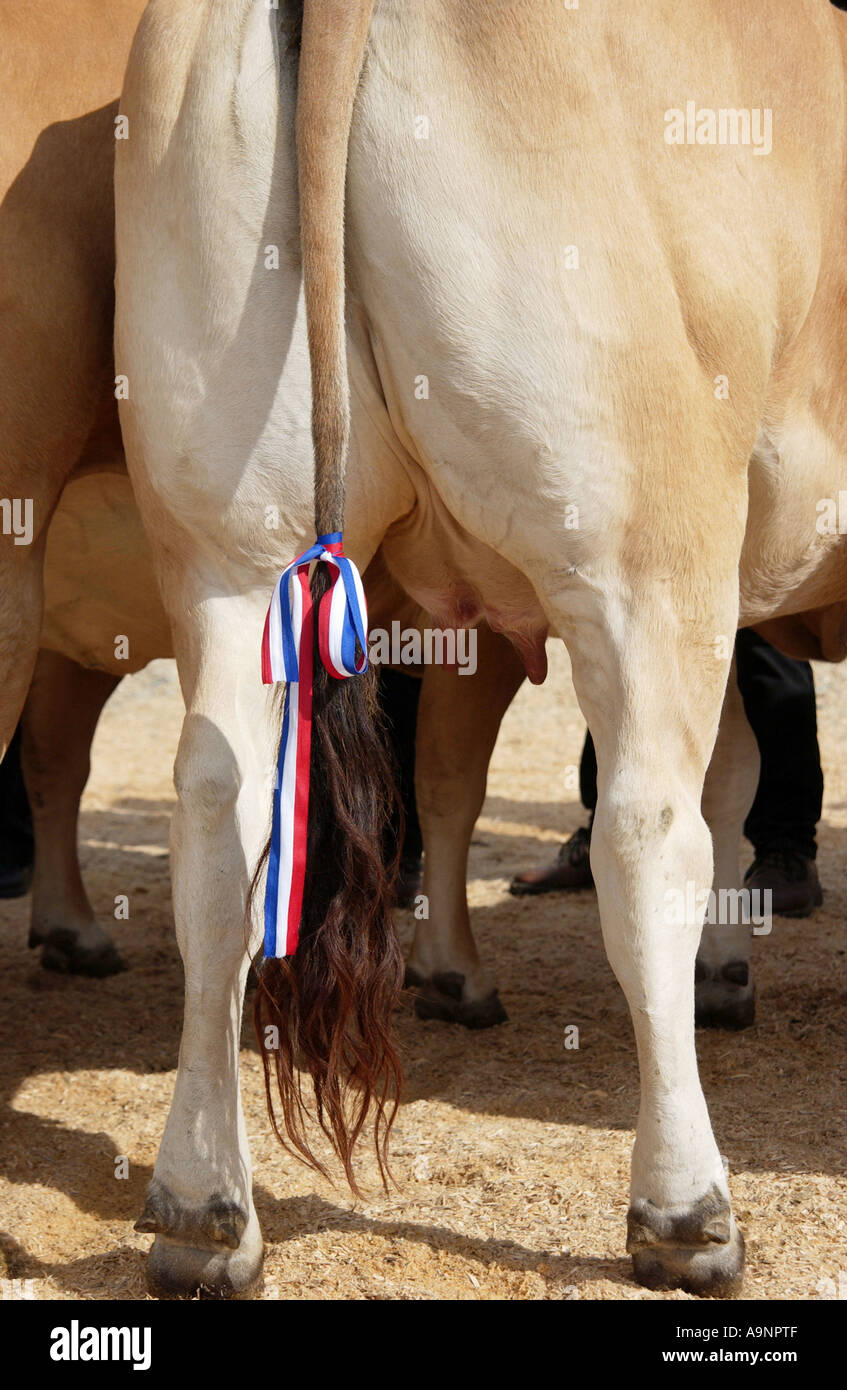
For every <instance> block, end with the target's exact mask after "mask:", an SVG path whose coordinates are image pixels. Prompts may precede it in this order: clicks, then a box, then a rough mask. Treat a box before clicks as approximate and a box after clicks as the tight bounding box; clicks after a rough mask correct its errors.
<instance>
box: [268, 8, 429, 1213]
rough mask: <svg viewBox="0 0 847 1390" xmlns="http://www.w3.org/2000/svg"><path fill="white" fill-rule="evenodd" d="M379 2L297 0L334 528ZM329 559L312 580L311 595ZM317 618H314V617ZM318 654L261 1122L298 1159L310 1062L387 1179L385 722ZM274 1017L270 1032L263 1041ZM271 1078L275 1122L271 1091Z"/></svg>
mask: <svg viewBox="0 0 847 1390" xmlns="http://www.w3.org/2000/svg"><path fill="white" fill-rule="evenodd" d="M372 7H373V0H305V3H304V6H303V22H302V32H301V46H300V68H299V78H298V98H297V150H298V165H299V185H300V217H301V240H302V255H303V279H304V291H305V300H306V313H307V323H308V332H309V353H310V358H311V367H312V399H313V407H312V433H313V441H314V455H315V529H316V533H317V534H318V535H322V534H326V533H329V532H334V531H340V530H342V527H343V512H344V469H345V463H346V457H347V449H348V442H349V414H350V411H349V388H348V381H347V356H346V340H345V328H344V311H345V297H344V288H345V282H344V193H345V181H346V167H347V146H348V142H349V135H350V124H351V119H352V110H353V101H354V98H355V93H356V87H357V84H358V80H359V73H360V70H361V65H362V61H363V55H364V50H365V44H366V42H367V35H368V27H369V24H370V16H371V10H372ZM327 584H328V578H327V574H326V567H325V566H321V565H318V566H317V567H316V569H315V575H314V578H313V580H312V593H313V597H314V599H315V608H314V613H315V615H317V601H318V599H319V598H320V597H322V595H323V593H324V592H325V591H326V586H327ZM315 620H316V618H315ZM314 651H315V653H316V659H315V670H314V695H313V708H312V753H311V782H310V791H309V821H308V835H307V839H308V858H307V865H306V880H305V892H304V905H303V914H302V918H301V924H300V940H299V944H298V947H297V950H296V951H295V953H294V954H293V956H290V957H288V958H286V959H270V960H267V961H266V962H265V963H264V966H263V967H262V971H261V976H260V983H259V988H258V990H257V992H256V996H255V1006H254V1022H255V1026H256V1031H257V1036H258V1040H259V1045H260V1049H261V1054H262V1060H263V1063H264V1069H265V1086H266V1091H267V1097H268V1106H269V1110H270V1114H271V1121H272V1123H273V1126H274V1130H275V1132H276V1134H277V1136H278V1137H279V1138H280V1139H281V1140H282V1142H283V1143H285V1138H284V1137H283V1133H282V1129H284V1131H285V1136H286V1137H287V1139H288V1141H289V1142H290V1144H291V1146H293V1148H294V1150H295V1151H296V1152H297V1153H298V1154H299V1155H300V1156H301V1157H302V1158H303V1159H305V1160H306V1161H307V1162H309V1163H311V1164H312V1165H314V1166H315V1167H316V1168H318V1169H319V1170H320V1171H322V1172H325V1171H326V1169H325V1166H324V1164H323V1163H322V1162H321V1161H320V1160H319V1159H318V1158H316V1156H315V1155H314V1154H313V1152H312V1149H311V1147H310V1144H309V1140H308V1135H307V1128H306V1118H307V1103H306V1101H305V1100H304V1097H303V1092H302V1088H301V1083H300V1079H299V1077H298V1075H297V1070H296V1068H297V1067H298V1066H299V1067H300V1068H301V1069H302V1070H303V1071H304V1072H306V1073H307V1074H308V1076H309V1077H310V1079H311V1083H312V1090H313V1093H314V1104H315V1111H316V1117H317V1120H318V1122H319V1124H320V1126H321V1128H322V1129H323V1131H324V1133H325V1135H326V1136H327V1138H328V1139H329V1140H330V1142H331V1144H332V1146H333V1148H334V1150H335V1152H336V1153H337V1155H338V1156H339V1158H340V1159H341V1162H342V1164H343V1165H344V1170H345V1173H346V1175H347V1179H348V1181H349V1183H350V1185H351V1187H353V1189H354V1191H355V1190H357V1188H356V1180H355V1175H354V1171H353V1165H352V1160H353V1150H354V1146H355V1144H356V1141H357V1140H358V1138H359V1137H360V1135H361V1133H362V1131H363V1129H364V1128H365V1126H366V1124H367V1121H368V1116H369V1115H372V1117H373V1136H374V1142H375V1146H376V1153H377V1160H378V1163H379V1169H380V1173H381V1176H382V1178H383V1182H385V1181H386V1176H387V1171H388V1170H387V1143H388V1136H389V1132H390V1129H391V1124H392V1121H393V1119H394V1115H395V1112H396V1106H397V1097H398V1093H399V1089H400V1085H401V1079H402V1078H401V1069H400V1063H399V1059H398V1056H397V1052H396V1050H395V1048H394V1044H393V1042H392V1036H391V1029H392V1013H393V1011H394V1008H395V1005H396V1003H397V1000H398V997H399V992H400V988H401V982H402V958H401V954H400V949H399V945H398V942H397V937H396V934H395V930H394V925H393V920H392V887H391V872H390V868H389V870H386V866H385V864H384V862H383V847H384V842H385V828H386V825H387V823H388V821H389V818H390V813H391V809H392V805H393V798H394V797H395V796H396V792H395V790H394V785H395V784H394V778H393V775H392V768H391V764H390V759H389V756H388V754H387V751H386V747H385V742H384V738H383V736H382V732H381V727H380V722H379V717H378V709H377V703H376V692H375V686H374V678H373V673H372V672H369V673H368V674H367V675H365V676H354V677H352V678H351V679H349V680H336V679H335V678H333V677H332V676H330V675H329V674H328V673H327V672H326V671H325V670H324V667H323V665H322V663H321V661H320V659H319V658H318V657H317V652H318V642H317V633H315V641H314ZM269 1025H275V1027H276V1029H277V1030H278V1046H276V1047H275V1048H274V1047H272V1048H268V1047H267V1046H265V1042H266V1039H267V1036H268V1034H267V1032H266V1030H267V1028H268V1026H269ZM274 1082H275V1083H276V1090H277V1092H278V1098H279V1105H280V1111H281V1116H280V1118H281V1122H282V1129H281V1128H280V1123H279V1121H278V1119H277V1115H276V1112H275V1104H274V1095H273V1091H274V1084H273V1083H274Z"/></svg>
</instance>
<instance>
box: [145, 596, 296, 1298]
mask: <svg viewBox="0 0 847 1390" xmlns="http://www.w3.org/2000/svg"><path fill="white" fill-rule="evenodd" d="M170 582H171V584H172V585H173V586H174V587H175V590H176V592H177V593H179V592H180V591H181V592H182V596H183V598H184V599H185V603H184V607H183V605H182V604H178V605H176V606H175V608H174V609H173V610H172V611H173V614H174V640H175V648H176V654H177V662H178V665H179V671H180V679H181V682H182V686H183V691H184V693H185V697H186V706H187V712H186V717H185V722H184V725H183V730H182V735H181V738H180V743H179V750H178V752H177V758H176V765H175V782H176V789H177V795H178V803H177V809H176V811H175V813H174V819H173V824H172V830H171V874H172V882H173V902H174V920H175V925H176V935H177V941H178V943H179V949H180V953H181V955H182V961H183V967H184V970H185V1013H184V1020H183V1031H182V1042H181V1045H180V1052H179V1068H178V1072H177V1079H176V1086H175V1089H174V1097H173V1101H172V1104H171V1109H170V1113H169V1115H168V1120H167V1124H166V1127H165V1133H164V1136H163V1139H162V1143H161V1147H160V1149H159V1154H158V1157H157V1160H156V1165H155V1169H154V1174H153V1179H152V1182H151V1184H150V1187H149V1190H148V1194H147V1201H146V1204H145V1207H144V1211H143V1213H142V1215H141V1217H140V1219H139V1221H138V1223H137V1227H136V1229H137V1230H140V1231H144V1232H149V1233H151V1234H154V1235H155V1236H156V1240H155V1242H154V1244H153V1247H152V1250H151V1253H150V1259H149V1262H148V1266H147V1275H148V1283H149V1285H150V1288H151V1290H152V1291H153V1292H154V1293H156V1294H159V1295H162V1296H165V1297H191V1296H193V1295H196V1294H197V1293H200V1294H201V1295H203V1296H207V1297H227V1298H232V1297H243V1296H249V1294H250V1293H251V1292H252V1291H253V1290H254V1289H255V1287H256V1286H257V1285H258V1284H259V1283H260V1280H261V1273H262V1259H263V1249H262V1236H261V1232H260V1229H259V1222H258V1218H257V1216H256V1211H255V1208H254V1205H253V1196H252V1170H251V1162H250V1153H249V1147H248V1143H247V1134H246V1130H245V1125H244V1116H243V1112H242V1107H241V1095H240V1087H239V1041H240V1035H241V1014H242V1004H243V999H244V989H245V982H246V978H247V972H248V968H249V963H250V956H251V955H252V953H253V951H254V950H255V949H256V947H257V946H258V940H256V939H254V938H252V937H251V936H250V932H249V929H248V926H247V924H246V923H245V909H246V903H247V894H248V890H249V886H250V882H251V878H252V875H253V872H254V870H255V868H256V864H257V862H258V860H259V858H260V855H261V853H262V850H263V848H264V845H265V842H266V839H267V835H268V831H269V827H270V808H271V795H272V788H273V775H274V753H275V748H276V742H277V740H278V729H277V728H276V723H275V720H274V716H273V706H272V702H271V698H270V696H269V694H268V692H267V691H266V690H265V689H264V688H263V687H262V686H261V684H260V682H259V680H258V679H257V653H258V651H259V644H260V639H261V632H262V623H263V620H264V605H263V604H261V605H257V604H256V603H255V602H252V601H250V600H248V599H243V600H240V599H237V598H234V597H231V598H229V599H228V600H227V603H226V604H225V605H222V606H220V607H216V606H215V605H214V604H211V603H209V604H204V603H203V602H202V599H203V595H202V593H201V592H199V591H198V590H196V588H195V585H194V582H193V576H191V575H184V576H181V577H180V576H178V575H175V574H171V575H170ZM192 611H193V612H195V613H196V614H197V615H198V616H197V617H196V622H195V624H194V625H192V624H190V623H188V622H186V620H185V618H184V614H185V612H192Z"/></svg>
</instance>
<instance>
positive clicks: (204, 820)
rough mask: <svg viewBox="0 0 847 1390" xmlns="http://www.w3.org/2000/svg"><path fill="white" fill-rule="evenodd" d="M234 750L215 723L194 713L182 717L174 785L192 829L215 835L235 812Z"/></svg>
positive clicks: (237, 784) (237, 781)
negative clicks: (185, 717) (182, 726)
mask: <svg viewBox="0 0 847 1390" xmlns="http://www.w3.org/2000/svg"><path fill="white" fill-rule="evenodd" d="M241 781H242V777H241V771H240V768H239V765H238V759H237V757H236V755H235V752H234V750H233V748H232V746H231V745H230V743H229V742H228V741H227V739H226V738H225V736H224V735H223V734H222V733H221V732H220V730H219V729H218V728H217V726H216V725H214V724H212V723H211V722H210V721H208V720H206V719H205V718H203V719H202V722H198V717H197V716H193V717H192V716H189V717H188V719H187V720H186V725H185V729H184V731H183V736H182V738H181V740H180V746H179V751H178V753H177V757H176V763H175V764H174V785H175V787H176V791H177V795H178V797H179V804H180V810H181V811H182V812H183V814H184V815H186V816H187V817H188V818H189V819H190V822H191V826H192V828H193V829H194V830H195V831H197V832H199V833H201V834H203V833H205V834H210V835H211V834H215V833H216V832H218V831H219V830H220V828H221V826H222V823H224V822H225V821H227V820H228V819H230V818H231V817H232V816H233V815H234V812H235V803H236V801H237V799H238V793H239V791H240V789H241Z"/></svg>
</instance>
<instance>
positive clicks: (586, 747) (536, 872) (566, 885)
mask: <svg viewBox="0 0 847 1390" xmlns="http://www.w3.org/2000/svg"><path fill="white" fill-rule="evenodd" d="M579 796H580V800H581V802H582V804H583V806H584V807H585V809H586V811H588V812H590V815H589V819H588V825H587V826H586V825H581V826H580V827H579V829H578V830H575V831H574V833H573V835H571V837H570V839H569V840H565V842H564V844H563V845H560V847H559V852H558V854H557V855H556V858H555V859H554V860H553V863H552V864H550V863H547V864H543V865H542V866H541V868H538V869H523V870H521V872H520V873H517V874H515V876H514V878H513V879H512V881H511V883H510V884H509V892H510V893H511V894H513V896H514V897H516V898H522V897H527V896H528V895H535V894H538V893H563V892H568V891H571V892H572V891H574V890H575V889H579V888H591V887H592V886H593V884H594V879H593V877H592V874H591V864H590V862H589V850H590V848H591V826H592V824H593V821H594V808H595V807H596V805H597V755H596V753H595V751H594V740H593V739H592V737H591V732H590V730H588V729H586V731H585V742H584V743H583V745H582V756H581V758H580V760H579Z"/></svg>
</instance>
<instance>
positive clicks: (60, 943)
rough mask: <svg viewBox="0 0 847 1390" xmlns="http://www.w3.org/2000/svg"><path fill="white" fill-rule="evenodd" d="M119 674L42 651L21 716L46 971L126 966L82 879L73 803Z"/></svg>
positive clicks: (36, 918)
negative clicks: (109, 673) (94, 908)
mask: <svg viewBox="0 0 847 1390" xmlns="http://www.w3.org/2000/svg"><path fill="white" fill-rule="evenodd" d="M117 684H118V678H117V677H115V676H110V675H107V674H106V673H105V672H103V671H92V670H86V669H85V668H83V667H82V666H78V665H77V664H76V663H75V662H73V661H70V660H69V659H68V658H67V657H64V656H60V655H59V654H58V653H57V652H49V651H44V650H42V651H41V652H39V654H38V660H37V662H36V667H35V673H34V675H33V680H32V685H31V686H30V691H29V695H28V696H27V702H26V705H25V706H24V713H23V720H22V731H23V741H22V767H23V773H24V780H25V782H26V787H27V792H28V795H29V800H30V805H31V807H32V820H33V830H34V833H35V871H34V874H33V881H32V918H31V923H30V933H29V944H30V946H41V947H42V948H43V949H42V953H41V963H42V965H43V966H44V967H45V969H47V970H58V971H62V972H63V973H66V974H71V975H93V976H98V977H102V976H106V975H114V974H116V973H117V972H118V971H120V970H123V969H125V968H126V967H125V965H124V962H123V960H122V958H121V956H120V954H119V952H118V951H117V949H116V947H115V945H114V944H113V942H112V941H111V939H110V938H109V936H108V935H107V933H106V932H105V931H104V930H103V928H102V927H101V926H100V924H99V923H98V922H97V920H96V918H95V916H94V911H93V909H92V907H91V903H90V902H89V900H88V894H87V893H86V891H85V886H84V884H83V882H82V877H81V874H80V869H79V857H78V847H77V822H78V818H79V803H80V798H81V796H82V793H83V789H84V787H85V784H86V781H87V780H88V773H89V768H90V751H91V740H92V738H93V737H94V731H95V729H96V727H97V720H98V719H99V717H100V713H101V711H102V709H103V706H104V705H105V703H106V701H107V699H108V698H109V696H110V695H111V693H112V691H113V690H114V689H115V687H116V685H117Z"/></svg>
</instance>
